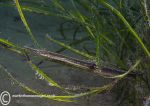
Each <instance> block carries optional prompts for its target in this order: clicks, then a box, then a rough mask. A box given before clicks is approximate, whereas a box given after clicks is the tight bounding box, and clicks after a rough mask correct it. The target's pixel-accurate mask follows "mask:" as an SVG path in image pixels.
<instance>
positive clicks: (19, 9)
mask: <svg viewBox="0 0 150 106" xmlns="http://www.w3.org/2000/svg"><path fill="white" fill-rule="evenodd" d="M14 1H15V4H16V7H17V9H18V12H19V15H20V18H21V20H22V22H23V24H24V26H25V27H26V30H27V31H28V33H29V35H30V37H31V40H32V41H33V43H34V44H35V46H36V47H40V45H39V44H38V42H37V40H36V39H35V37H34V35H33V34H32V32H31V30H30V28H29V26H28V24H27V21H26V19H25V17H24V14H23V12H22V9H21V6H20V4H19V1H18V0H14Z"/></svg>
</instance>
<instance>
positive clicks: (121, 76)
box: [107, 60, 141, 79]
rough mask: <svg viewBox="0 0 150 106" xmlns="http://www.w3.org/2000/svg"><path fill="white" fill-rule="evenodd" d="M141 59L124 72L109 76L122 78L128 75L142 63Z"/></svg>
mask: <svg viewBox="0 0 150 106" xmlns="http://www.w3.org/2000/svg"><path fill="white" fill-rule="evenodd" d="M140 62H141V60H138V61H137V62H136V63H135V64H134V65H133V66H131V68H130V69H129V70H128V71H127V72H125V73H124V74H121V75H117V76H113V77H107V78H119V79H122V78H124V77H126V76H127V75H128V74H129V73H130V72H131V71H133V70H134V69H135V68H136V67H137V66H138V65H139V64H140Z"/></svg>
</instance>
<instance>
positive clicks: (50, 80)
mask: <svg viewBox="0 0 150 106" xmlns="http://www.w3.org/2000/svg"><path fill="white" fill-rule="evenodd" d="M28 63H29V65H30V66H31V68H32V69H33V70H34V71H36V72H37V73H38V74H39V75H41V76H42V77H43V78H44V79H45V80H46V81H47V82H48V83H50V85H51V86H55V87H57V88H59V89H61V90H63V91H64V88H62V87H61V86H60V85H58V84H57V83H56V82H55V81H54V80H52V79H51V78H50V77H48V76H47V75H46V74H45V73H44V72H43V71H42V70H40V69H39V68H38V67H37V66H36V65H35V64H33V63H32V62H31V61H28Z"/></svg>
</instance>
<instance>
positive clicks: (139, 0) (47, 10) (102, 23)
mask: <svg viewBox="0 0 150 106" xmlns="http://www.w3.org/2000/svg"><path fill="white" fill-rule="evenodd" d="M0 6H5V7H14V8H16V9H17V11H18V14H19V18H15V21H17V20H21V21H22V24H23V25H24V27H25V28H26V31H27V32H28V35H27V36H28V37H29V38H30V40H31V41H32V43H33V45H34V46H33V47H27V46H20V45H17V44H14V43H13V42H10V41H8V40H6V39H3V38H2V37H1V38H0V47H1V48H5V49H8V50H9V51H10V52H14V53H16V54H19V55H20V56H22V57H25V58H26V61H25V62H26V63H28V65H29V66H30V67H31V68H32V70H34V71H35V72H36V73H37V74H38V75H39V76H41V78H42V79H44V80H45V81H46V82H48V83H49V84H50V85H51V86H53V87H56V88H58V89H59V90H61V91H62V92H64V95H59V96H54V95H51V96H42V97H43V98H47V99H50V100H55V101H61V102H77V101H76V98H80V97H83V96H89V95H95V94H100V93H105V92H108V91H112V92H114V93H115V97H116V102H117V105H125V106H126V105H133V106H141V105H142V104H143V102H144V101H148V98H150V1H149V0H113V1H111V0H66V1H65V2H64V1H63V0H52V1H48V0H42V1H41V0H7V1H6V0H1V1H0ZM24 12H29V13H34V14H41V15H44V16H49V17H57V18H60V19H61V20H63V22H62V23H61V24H60V30H59V32H60V34H61V36H62V38H63V39H64V40H67V39H68V36H70V38H72V40H71V41H70V42H69V43H66V42H62V41H59V40H58V39H55V38H53V37H52V36H51V35H50V34H45V36H44V37H45V38H46V39H47V40H48V41H50V42H53V43H55V44H57V45H59V46H60V47H61V48H60V49H58V50H57V51H56V52H57V53H54V52H50V51H48V50H46V49H45V47H42V45H41V44H40V43H39V41H38V40H37V38H36V37H35V35H34V33H33V32H32V30H31V29H30V26H29V24H28V22H27V18H26V16H25V15H24ZM68 23H69V24H71V25H72V26H74V27H73V28H71V29H70V30H71V31H72V34H70V35H67V34H66V33H67V31H68V30H67V29H66V28H65V26H66V25H67V24H68ZM56 24H57V23H56ZM79 32H82V35H79V34H78V33H79ZM0 36H1V35H0ZM56 36H57V35H56ZM87 42H89V44H90V47H91V48H89V47H88V46H89V45H86V44H87ZM79 44H83V46H82V47H81V48H80V49H78V45H79ZM63 51H71V52H72V53H74V54H76V55H79V56H81V57H82V60H80V59H74V58H72V57H69V56H64V55H61V52H63ZM32 55H36V56H37V57H42V58H44V59H45V60H49V61H54V62H56V63H57V62H58V63H60V64H63V65H68V66H71V67H74V68H80V69H81V70H84V71H88V72H91V74H92V73H94V74H96V75H99V76H100V77H104V78H105V79H106V80H107V79H111V80H112V82H111V83H108V84H106V85H104V86H100V87H89V88H88V91H87V90H85V91H84V92H79V93H75V92H74V91H71V90H66V89H65V87H62V86H61V85H59V84H58V83H57V82H55V81H54V80H53V79H52V78H50V77H49V76H48V75H47V74H46V73H44V71H43V70H41V69H40V68H39V67H38V66H39V65H40V64H44V62H43V61H41V62H40V63H39V64H38V65H37V64H34V62H32V58H30V57H31V56H32ZM86 60H90V62H89V61H86ZM0 66H1V68H3V70H4V72H6V73H7V74H8V76H9V77H10V78H11V79H12V80H14V82H16V83H17V84H18V85H19V86H21V87H22V88H24V89H26V90H27V91H29V92H30V93H32V94H36V95H46V94H43V93H42V92H39V91H36V90H34V89H32V88H30V87H28V86H26V85H25V84H24V83H21V81H18V80H17V79H16V78H15V77H14V76H13V75H11V74H10V73H9V70H7V67H4V66H3V65H0ZM139 89H142V91H140V90H139ZM56 95H57V94H56ZM145 104H146V103H145Z"/></svg>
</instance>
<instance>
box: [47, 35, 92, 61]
mask: <svg viewBox="0 0 150 106" xmlns="http://www.w3.org/2000/svg"><path fill="white" fill-rule="evenodd" d="M46 37H47V38H48V40H50V41H52V42H54V43H56V44H58V45H60V46H62V47H64V48H67V49H68V50H70V51H72V52H74V53H76V54H79V55H81V56H84V57H86V58H89V59H92V60H94V59H95V58H94V57H93V56H91V55H89V54H86V53H84V52H80V51H79V50H77V49H74V48H72V47H71V46H68V45H66V44H64V43H62V42H59V41H57V40H55V39H53V38H51V37H50V36H48V35H46Z"/></svg>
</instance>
